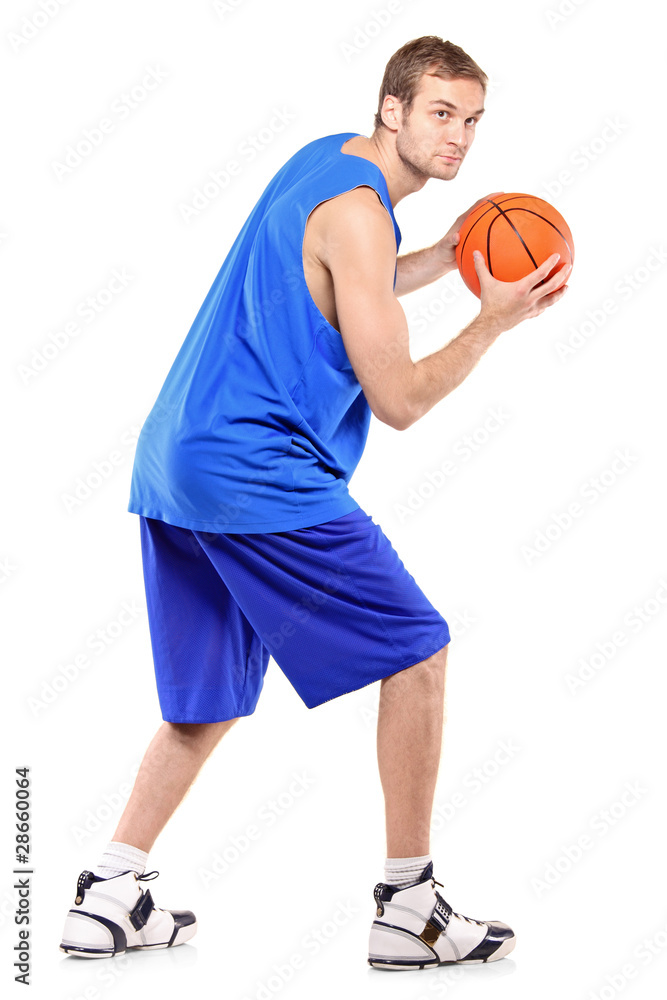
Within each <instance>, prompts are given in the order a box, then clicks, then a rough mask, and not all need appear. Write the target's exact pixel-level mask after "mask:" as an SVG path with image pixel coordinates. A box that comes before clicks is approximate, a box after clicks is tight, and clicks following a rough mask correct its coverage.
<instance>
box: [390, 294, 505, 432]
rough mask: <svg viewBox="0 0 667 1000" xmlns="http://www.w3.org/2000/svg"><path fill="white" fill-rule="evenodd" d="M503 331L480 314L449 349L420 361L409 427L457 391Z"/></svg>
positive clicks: (413, 376)
mask: <svg viewBox="0 0 667 1000" xmlns="http://www.w3.org/2000/svg"><path fill="white" fill-rule="evenodd" d="M502 330H503V327H502V326H501V325H500V324H499V322H498V321H497V320H496V319H494V318H492V317H491V318H490V317H487V316H484V315H482V314H481V313H480V315H479V316H477V317H476V318H475V319H474V320H473V321H472V322H471V323H469V324H468V326H466V327H465V328H464V329H463V330H462V331H461V333H459V335H458V336H457V337H455V338H454V340H452V341H450V343H449V344H447V346H446V347H443V348H441V350H439V351H436V352H435V353H434V354H429V355H428V356H427V357H425V358H421V359H420V360H419V361H416V362H415V363H414V366H413V368H412V371H411V379H410V385H409V388H408V393H407V398H406V404H407V408H408V414H409V422H408V423H407V424H406V426H410V425H411V424H413V423H414V422H415V421H416V420H419V419H420V417H423V416H424V414H425V413H428V411H429V410H430V409H431V408H432V407H433V406H435V404H436V403H439V402H440V400H441V399H444V397H445V396H447V395H448V394H449V393H450V392H451V391H452V390H453V389H456V387H457V386H459V385H460V384H461V382H463V380H464V379H465V378H466V377H467V376H468V375H469V374H470V372H471V371H472V370H473V368H474V367H475V365H476V364H477V362H478V361H479V360H480V358H481V357H482V355H483V354H484V353H485V352H486V351H487V349H488V348H489V347H490V346H491V344H492V343H493V342H494V340H496V339H497V338H498V336H499V335H500V334H501V332H502Z"/></svg>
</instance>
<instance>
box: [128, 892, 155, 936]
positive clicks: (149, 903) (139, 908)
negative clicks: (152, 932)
mask: <svg viewBox="0 0 667 1000" xmlns="http://www.w3.org/2000/svg"><path fill="white" fill-rule="evenodd" d="M154 909H155V904H154V903H153V897H152V896H151V891H150V889H146V892H144V893H143V894H142V895H141V896H140V898H139V901H138V903H137V905H136V906H135V908H134V909H133V910H132V912H131V913H130V923H131V924H132V926H133V927H134V929H135V931H138V930H141V928H142V927H144V926H145V924H146V922H147V920H148V918H149V917H150V915H151V913H152V911H153V910H154Z"/></svg>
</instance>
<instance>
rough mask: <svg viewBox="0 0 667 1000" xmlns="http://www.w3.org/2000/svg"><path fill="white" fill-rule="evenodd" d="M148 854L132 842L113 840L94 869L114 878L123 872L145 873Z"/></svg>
mask: <svg viewBox="0 0 667 1000" xmlns="http://www.w3.org/2000/svg"><path fill="white" fill-rule="evenodd" d="M147 861H148V854H147V853H146V851H140V850H139V848H138V847H132V846H131V845H130V844H121V843H120V841H118V840H115V841H114V840H112V841H111V843H109V844H107V847H106V850H105V852H104V854H103V855H102V857H101V858H100V860H99V863H98V864H97V865H96V866H95V868H94V869H93V871H94V872H95V874H96V875H101V876H102V878H113V877H114V876H115V875H122V873H123V872H136V873H137V875H143V874H144V872H145V871H146V862H147Z"/></svg>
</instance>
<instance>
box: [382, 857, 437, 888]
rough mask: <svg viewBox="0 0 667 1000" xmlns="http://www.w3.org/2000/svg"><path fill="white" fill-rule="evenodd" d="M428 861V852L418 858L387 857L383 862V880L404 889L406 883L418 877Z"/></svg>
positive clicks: (414, 880) (429, 858)
mask: <svg viewBox="0 0 667 1000" xmlns="http://www.w3.org/2000/svg"><path fill="white" fill-rule="evenodd" d="M429 861H431V855H430V854H424V855H422V857H419V858H387V860H386V861H385V863H384V880H385V882H386V884H387V885H397V886H399V888H401V889H404V888H405V886H406V885H410V884H411V883H412V882H416V881H417V880H418V879H419V876H420V875H421V873H422V872H423V871H424V869H425V868H426V865H427V864H428V863H429Z"/></svg>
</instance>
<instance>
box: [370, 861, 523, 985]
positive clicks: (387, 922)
mask: <svg viewBox="0 0 667 1000" xmlns="http://www.w3.org/2000/svg"><path fill="white" fill-rule="evenodd" d="M436 885H442V882H436V880H435V879H434V878H433V862H432V861H429V863H428V865H427V866H426V868H424V871H423V872H422V873H421V875H420V877H419V879H418V880H417V881H416V882H413V883H412V884H411V885H408V886H406V887H405V888H404V889H399V888H398V887H397V886H395V885H385V883H384V882H378V884H377V885H376V886H375V893H374V895H375V903H376V916H375V920H374V921H373V926H372V927H371V933H370V941H369V949H368V950H369V954H368V963H369V965H372V966H373V967H374V968H376V969H396V970H398V969H431V968H433V967H434V966H437V965H447V964H449V963H451V962H458V963H459V964H466V963H467V964H474V963H481V962H495V961H496V959H498V958H504V957H505V955H509V953H510V952H511V951H512V949H513V948H514V944H515V941H516V939H515V937H514V932H513V931H512V928H511V927H508V926H507V924H503V923H500V922H499V921H497V920H472V919H471V918H470V917H463V916H461V914H460V913H454V911H453V910H452V908H451V906H450V905H449V903H447V902H445V900H444V899H443V898H442V896H441V895H440V893H439V892H438V891H437V889H436V888H435V886H436Z"/></svg>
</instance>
